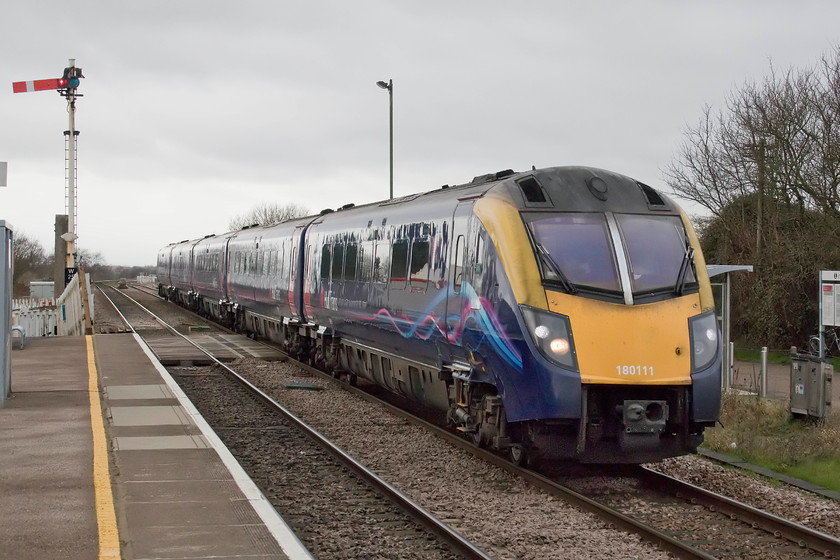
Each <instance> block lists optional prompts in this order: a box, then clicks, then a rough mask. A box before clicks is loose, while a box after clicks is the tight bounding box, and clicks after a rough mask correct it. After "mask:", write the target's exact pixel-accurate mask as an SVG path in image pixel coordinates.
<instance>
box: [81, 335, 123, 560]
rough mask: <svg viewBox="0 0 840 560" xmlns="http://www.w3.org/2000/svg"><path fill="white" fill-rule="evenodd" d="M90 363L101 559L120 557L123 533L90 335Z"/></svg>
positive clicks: (91, 415)
mask: <svg viewBox="0 0 840 560" xmlns="http://www.w3.org/2000/svg"><path fill="white" fill-rule="evenodd" d="M85 339H86V341H87V362H88V396H89V399H90V421H91V429H92V431H93V485H94V491H95V495H96V525H97V527H98V528H99V558H100V559H106V558H108V559H110V558H120V534H119V531H118V530H117V516H116V514H115V513H114V494H113V492H112V491H111V473H110V472H109V471H108V442H107V440H106V438H105V422H104V420H103V419H102V405H101V404H100V400H99V374H98V372H97V371H96V358H95V356H94V353H93V336H91V335H86V336H85Z"/></svg>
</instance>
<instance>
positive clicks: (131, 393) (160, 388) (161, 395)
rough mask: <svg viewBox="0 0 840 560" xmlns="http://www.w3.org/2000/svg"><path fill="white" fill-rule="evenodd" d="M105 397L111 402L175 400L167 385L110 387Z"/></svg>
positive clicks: (105, 390) (106, 388)
mask: <svg viewBox="0 0 840 560" xmlns="http://www.w3.org/2000/svg"><path fill="white" fill-rule="evenodd" d="M103 396H104V398H105V399H106V400H109V401H117V400H141V399H174V398H175V395H173V394H172V391H170V390H169V387H167V386H166V385H109V386H108V387H105V389H104V395H103Z"/></svg>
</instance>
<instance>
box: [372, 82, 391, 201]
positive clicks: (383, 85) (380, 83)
mask: <svg viewBox="0 0 840 560" xmlns="http://www.w3.org/2000/svg"><path fill="white" fill-rule="evenodd" d="M376 85H378V86H379V87H381V88H382V89H387V90H388V107H389V109H388V122H389V135H388V138H389V142H388V145H389V155H390V158H389V159H390V162H391V188H390V190H389V191H388V192H389V197H388V198H389V199H392V198H394V81H393V80H388V83H387V84H386V83H385V82H376Z"/></svg>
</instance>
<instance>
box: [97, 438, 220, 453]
mask: <svg viewBox="0 0 840 560" xmlns="http://www.w3.org/2000/svg"><path fill="white" fill-rule="evenodd" d="M111 441H112V442H113V446H114V451H135V450H148V449H207V448H208V447H211V445H210V444H209V443H207V440H206V439H204V436H136V437H115V438H114V439H112V440H111Z"/></svg>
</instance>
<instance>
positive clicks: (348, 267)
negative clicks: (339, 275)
mask: <svg viewBox="0 0 840 560" xmlns="http://www.w3.org/2000/svg"><path fill="white" fill-rule="evenodd" d="M357 251H358V247H357V246H356V245H347V250H346V252H345V254H344V279H345V280H355V279H356V252H357Z"/></svg>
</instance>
